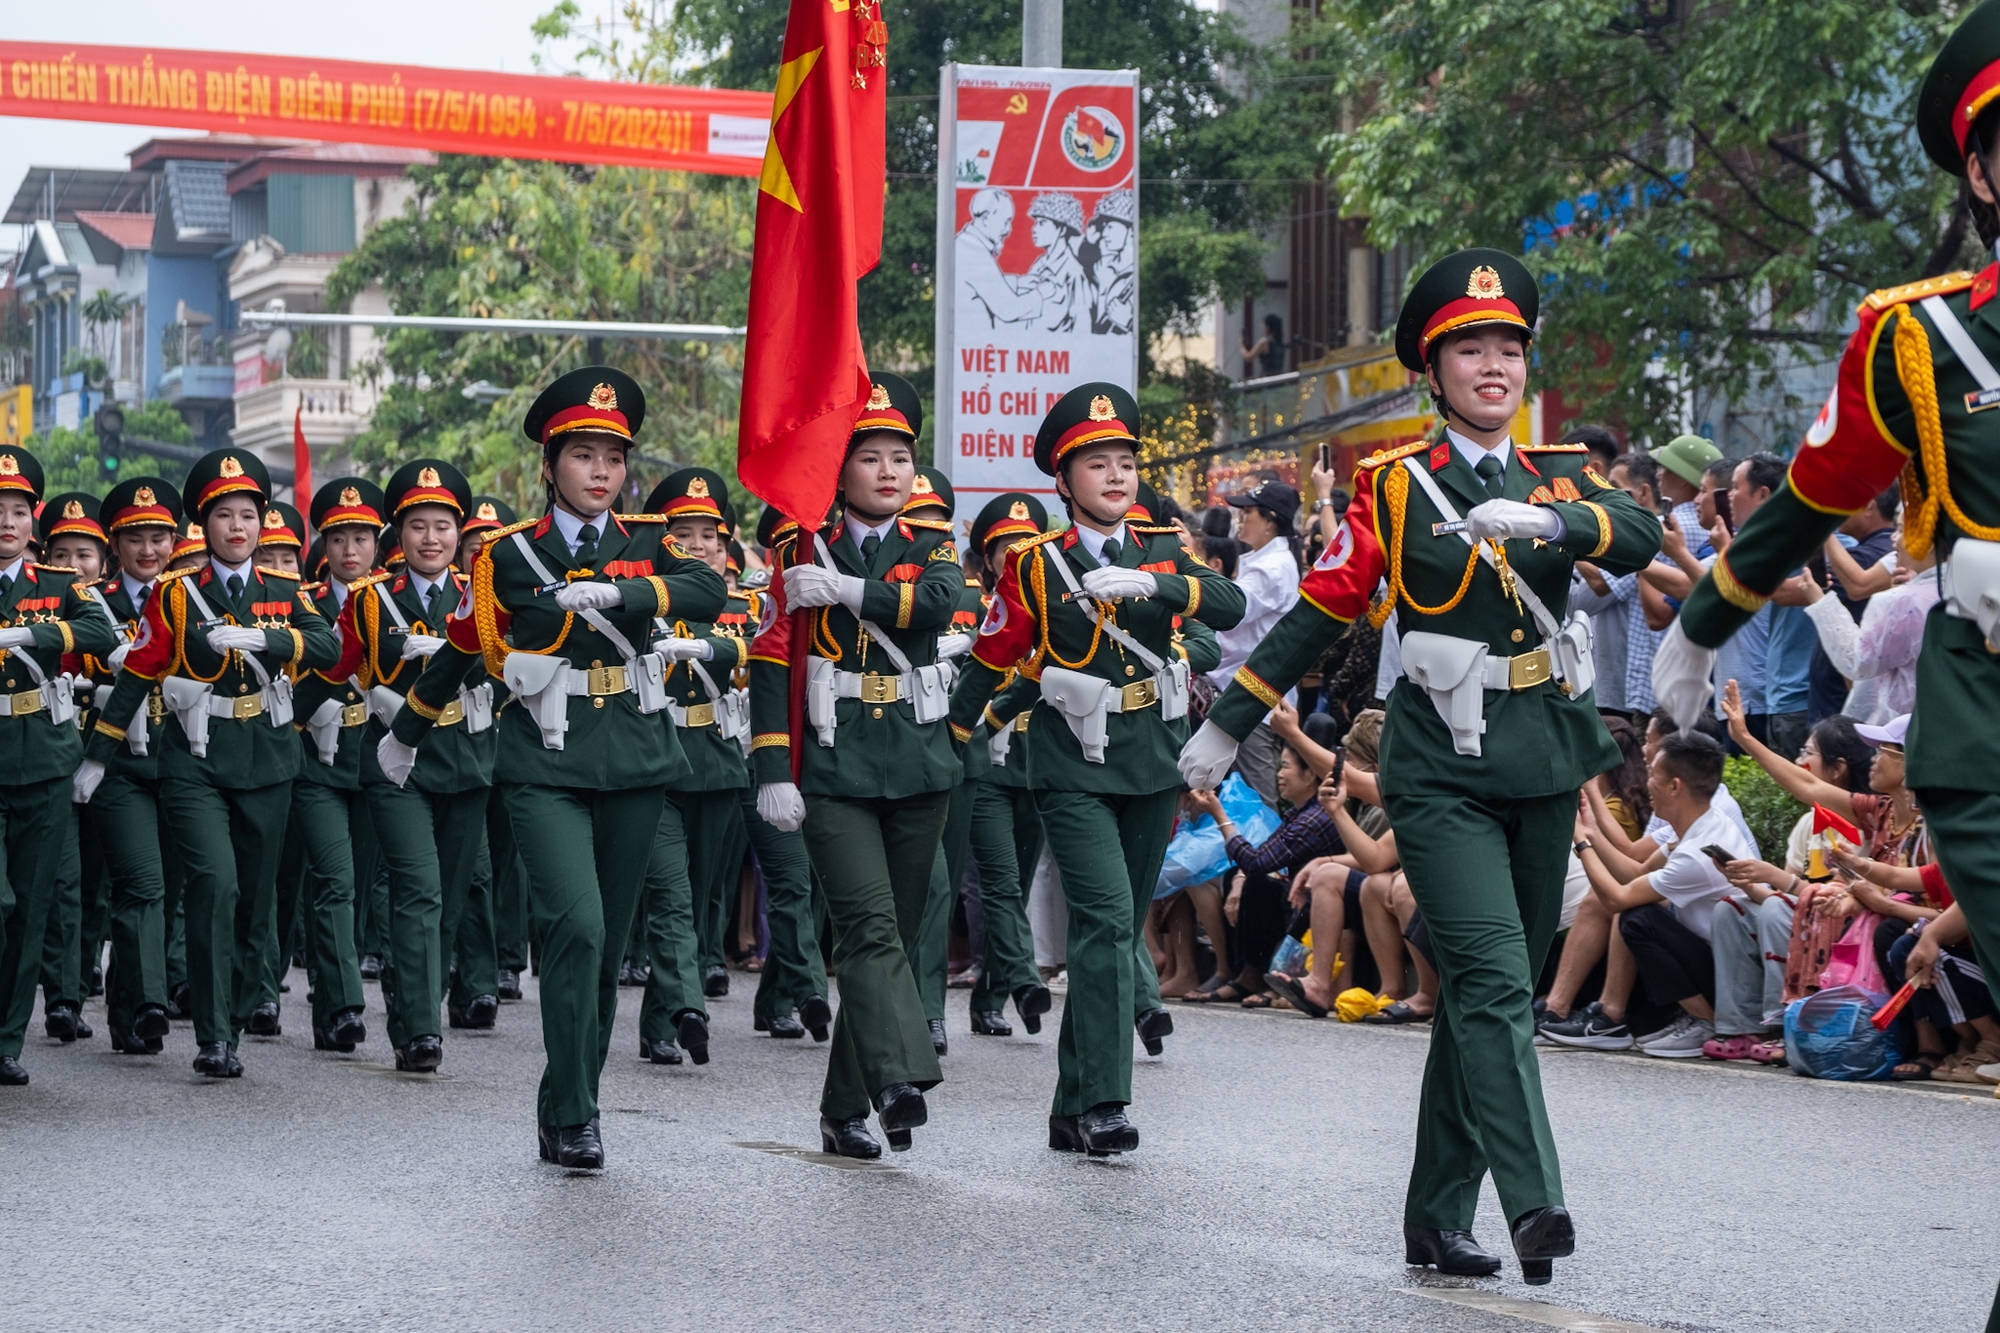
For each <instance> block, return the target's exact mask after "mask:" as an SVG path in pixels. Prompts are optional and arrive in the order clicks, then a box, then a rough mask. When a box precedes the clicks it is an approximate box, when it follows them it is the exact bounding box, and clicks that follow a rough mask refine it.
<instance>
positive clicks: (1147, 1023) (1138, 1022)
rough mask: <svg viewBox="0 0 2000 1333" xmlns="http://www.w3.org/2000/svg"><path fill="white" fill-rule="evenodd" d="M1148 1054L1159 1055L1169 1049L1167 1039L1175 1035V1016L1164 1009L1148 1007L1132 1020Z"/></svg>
mask: <svg viewBox="0 0 2000 1333" xmlns="http://www.w3.org/2000/svg"><path fill="white" fill-rule="evenodd" d="M1132 1026H1133V1027H1134V1028H1136V1029H1137V1030H1138V1033H1139V1040H1140V1041H1141V1042H1143V1043H1144V1044H1145V1047H1146V1054H1148V1055H1158V1054H1160V1053H1161V1052H1162V1051H1164V1050H1166V1049H1167V1043H1166V1039H1167V1038H1168V1037H1171V1036H1173V1035H1174V1016H1173V1015H1172V1014H1170V1013H1168V1012H1167V1011H1166V1010H1164V1009H1148V1010H1147V1011H1146V1012H1145V1013H1143V1014H1140V1015H1139V1016H1138V1017H1137V1018H1135V1019H1133V1020H1132Z"/></svg>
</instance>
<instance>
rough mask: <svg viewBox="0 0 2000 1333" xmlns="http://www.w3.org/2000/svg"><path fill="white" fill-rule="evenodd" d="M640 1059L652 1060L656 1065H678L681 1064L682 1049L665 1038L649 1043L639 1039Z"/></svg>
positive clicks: (642, 1038)
mask: <svg viewBox="0 0 2000 1333" xmlns="http://www.w3.org/2000/svg"><path fill="white" fill-rule="evenodd" d="M639 1058H640V1059H641V1060H650V1061H652V1062H653V1063H654V1064H656V1065H677V1064H679V1063H680V1062H681V1052H680V1048H679V1047H677V1046H675V1045H674V1044H673V1043H672V1042H671V1041H668V1040H667V1039H666V1038H665V1037H659V1038H656V1039H655V1040H653V1041H647V1040H646V1039H645V1038H644V1037H641V1038H639Z"/></svg>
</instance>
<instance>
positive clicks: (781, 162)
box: [757, 46, 826, 213]
mask: <svg viewBox="0 0 2000 1333" xmlns="http://www.w3.org/2000/svg"><path fill="white" fill-rule="evenodd" d="M825 50H826V48H825V47H823V46H815V47H814V48H813V49H812V50H810V51H808V52H806V53H805V54H804V55H802V56H798V57H796V58H794V59H791V60H787V61H786V62H785V63H784V64H782V65H780V66H778V88H777V92H776V94H775V95H774V100H773V101H772V103H771V141H770V143H768V144H766V145H765V147H764V170H763V172H762V174H761V175H759V177H758V178H757V188H758V189H760V190H763V191H764V192H765V193H767V194H769V195H770V196H771V197H772V198H773V199H776V200H778V201H780V202H781V203H786V204H789V205H791V206H792V208H793V209H795V210H797V211H798V212H801V213H803V212H805V208H804V206H802V205H801V204H800V203H799V194H798V191H797V190H794V189H793V188H792V173H791V172H789V171H787V170H785V159H784V158H783V157H782V156H780V155H779V153H778V121H779V119H780V118H781V117H783V115H784V114H785V108H786V107H788V106H790V105H791V104H792V99H793V98H794V97H797V96H798V95H799V89H800V88H802V87H803V86H805V81H806V76H807V75H809V74H811V73H812V71H813V66H814V65H816V64H818V63H819V58H820V53H821V52H823V51H825Z"/></svg>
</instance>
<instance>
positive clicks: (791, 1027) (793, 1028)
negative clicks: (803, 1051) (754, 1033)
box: [765, 1014, 806, 1041]
mask: <svg viewBox="0 0 2000 1333" xmlns="http://www.w3.org/2000/svg"><path fill="white" fill-rule="evenodd" d="M765 1029H766V1030H767V1031H768V1032H770V1034H771V1035H772V1036H774V1037H778V1038H781V1039H783V1040H785V1041H802V1040H804V1039H805V1035H806V1025H805V1024H804V1023H801V1022H799V1020H798V1019H796V1018H793V1017H792V1016H791V1015H790V1014H779V1015H778V1016H777V1017H776V1018H774V1019H772V1020H771V1021H770V1022H769V1023H768V1024H766V1025H765Z"/></svg>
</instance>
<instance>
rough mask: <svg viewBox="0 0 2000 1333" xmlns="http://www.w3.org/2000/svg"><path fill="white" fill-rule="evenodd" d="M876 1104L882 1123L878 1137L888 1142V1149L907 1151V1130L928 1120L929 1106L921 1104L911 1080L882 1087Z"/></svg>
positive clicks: (908, 1135) (918, 1092) (921, 1101)
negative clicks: (880, 1136)
mask: <svg viewBox="0 0 2000 1333" xmlns="http://www.w3.org/2000/svg"><path fill="white" fill-rule="evenodd" d="M876 1106H877V1107H878V1108H879V1118H880V1119H881V1122H882V1137H884V1138H886V1139H887V1140H888V1141H889V1151H890V1152H908V1151H909V1150H910V1131H911V1130H913V1129H915V1128H916V1127H917V1126H919V1125H921V1124H924V1123H925V1122H927V1121H928V1120H929V1119H930V1115H931V1113H930V1108H929V1107H928V1106H926V1105H925V1104H924V1094H923V1093H922V1092H920V1091H919V1090H918V1089H917V1085H916V1084H914V1083H891V1084H890V1085H889V1086H888V1087H886V1088H884V1089H882V1095H881V1096H880V1097H879V1098H877V1099H876Z"/></svg>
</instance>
